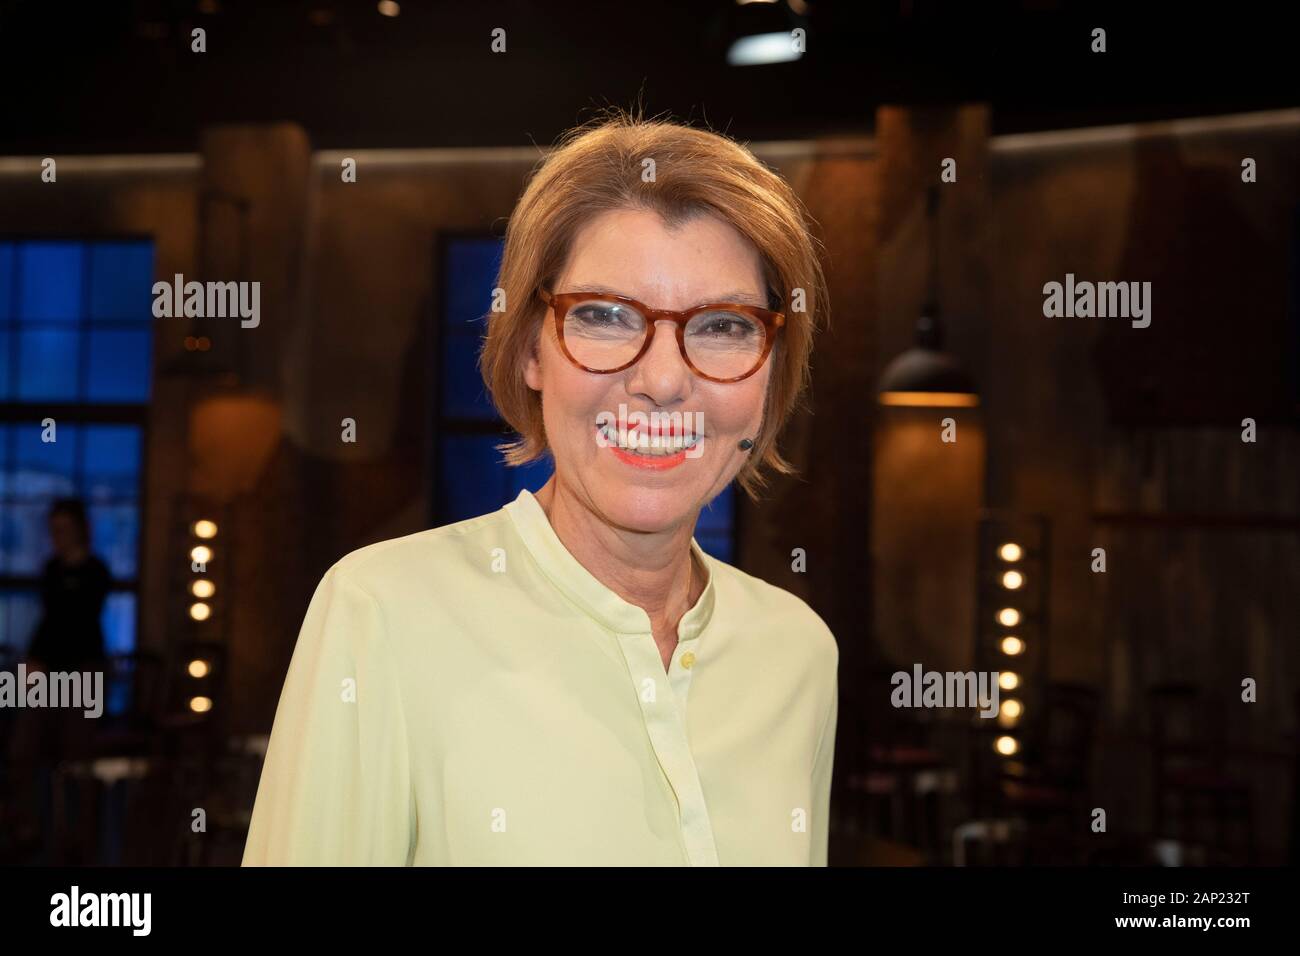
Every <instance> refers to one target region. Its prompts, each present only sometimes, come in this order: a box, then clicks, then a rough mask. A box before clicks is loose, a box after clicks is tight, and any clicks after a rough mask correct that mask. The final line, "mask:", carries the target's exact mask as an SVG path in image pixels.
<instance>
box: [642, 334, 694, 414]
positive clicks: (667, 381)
mask: <svg viewBox="0 0 1300 956" xmlns="http://www.w3.org/2000/svg"><path fill="white" fill-rule="evenodd" d="M630 371H631V372H632V378H631V379H630V381H629V383H628V384H629V385H630V386H631V387H632V390H633V391H636V392H643V393H645V394H646V395H648V396H649V397H651V398H653V399H654V400H655V401H656V402H658V403H660V404H667V403H669V402H672V401H673V400H675V399H677V398H680V397H682V396H683V395H684V394H685V393H686V392H687V391H689V389H690V381H691V378H692V376H693V374H694V373H692V372H691V369H690V366H689V365H687V364H686V362H685V360H684V359H683V358H682V352H681V348H680V347H678V345H677V326H676V323H674V322H671V321H669V320H667V319H660V320H659V321H658V322H656V323H655V334H654V339H653V340H652V341H651V342H650V348H648V349H646V353H645V355H643V356H641V361H639V362H637V363H636V364H635V365H633V366H632V368H631V369H630Z"/></svg>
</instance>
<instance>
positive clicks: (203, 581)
mask: <svg viewBox="0 0 1300 956" xmlns="http://www.w3.org/2000/svg"><path fill="white" fill-rule="evenodd" d="M190 593H191V594H193V595H194V596H195V597H196V598H203V599H204V600H206V599H208V598H210V597H212V595H214V594H215V593H217V586H216V585H215V584H213V583H212V582H211V581H209V580H208V579H207V578H196V579H195V580H194V581H193V582H191V583H190Z"/></svg>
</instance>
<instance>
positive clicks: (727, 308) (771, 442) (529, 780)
mask: <svg viewBox="0 0 1300 956" xmlns="http://www.w3.org/2000/svg"><path fill="white" fill-rule="evenodd" d="M646 160H653V161H654V162H653V164H650V165H649V166H647V163H646V162H645V161H646ZM647 168H653V170H654V174H653V175H652V176H650V177H649V178H646V177H645V176H644V175H643V171H644V170H646V169H647ZM497 284H498V286H499V287H500V288H501V289H503V290H504V291H505V300H506V302H507V303H508V307H507V310H506V311H505V312H504V313H494V314H493V315H492V316H491V317H490V322H489V325H488V334H487V339H486V341H485V343H484V347H483V352H482V357H481V367H482V371H483V375H484V379H485V381H486V383H487V385H488V387H489V389H490V391H491V394H492V396H493V399H494V401H495V402H496V404H497V406H498V408H499V409H500V411H501V414H502V416H503V417H504V418H505V419H506V420H507V421H508V422H509V423H510V424H511V425H512V426H514V428H515V429H516V430H517V431H518V433H519V436H520V437H519V440H518V441H517V442H514V443H513V444H511V445H508V446H504V447H503V451H504V452H505V455H506V459H507V461H508V462H510V463H511V464H514V465H521V464H525V463H527V462H529V461H532V460H535V459H536V458H538V457H540V456H542V455H544V454H545V455H549V456H550V457H551V458H552V459H553V460H554V463H555V469H554V473H553V475H552V476H551V479H550V480H549V481H548V482H547V483H546V485H545V486H543V487H542V488H541V489H540V490H539V491H538V492H537V494H536V495H533V494H531V493H530V492H528V491H523V492H522V493H521V494H520V495H519V497H518V498H517V499H516V500H514V501H513V502H510V503H509V504H507V505H506V506H505V507H504V508H502V509H500V510H499V511H496V512H493V513H491V514H486V515H482V516H480V517H477V518H472V519H470V520H467V521H462V522H459V523H457V524H452V525H447V526H445V527H441V528H435V529H432V530H429V531H424V532H421V533H419V534H415V535H410V536H408V537H405V538H400V539H396V540H393V541H385V542H381V543H379V544H375V545H371V546H369V547H366V548H362V549H361V550H359V551H355V552H353V553H351V554H349V555H346V556H345V557H344V558H342V559H341V560H340V561H338V562H337V563H336V564H335V565H334V566H333V567H332V568H330V570H329V572H328V573H327V574H326V575H325V578H324V579H323V580H322V581H321V583H320V585H319V587H318V588H317V590H316V594H315V596H314V597H313V599H312V602H311V605H310V607H309V608H308V611H307V617H306V620H305V621H304V623H303V628H302V633H301V635H300V637H299V640H298V645H297V647H296V649H295V651H294V656H293V660H292V662H291V665H290V668H289V674H288V677H287V679H286V681H285V687H284V692H283V694H282V696H281V699H280V704H279V709H278V711H277V713H276V719H275V727H274V729H273V732H272V737H271V742H270V746H269V748H268V751H267V757H266V765H265V768H264V771H263V775H262V780H261V784H260V787H259V790H258V795H257V802H256V805H255V808H254V812H253V819H252V823H251V827H250V831H249V837H248V843H247V846H246V848H245V854H244V862H245V863H246V864H256V863H284V864H295V863H388V864H402V863H412V864H446V865H483V864H501V865H532V864H539V865H544V864H552V865H553V864H578V865H682V864H686V865H706V866H707V865H714V866H716V865H720V864H721V865H802V866H807V865H825V863H826V861H827V841H828V837H829V812H830V806H829V800H830V782H831V769H832V765H833V759H834V748H835V737H836V734H835V729H836V717H837V713H838V699H839V698H838V690H837V670H838V660H839V653H838V648H837V646H836V643H835V639H834V637H833V636H832V634H831V633H830V631H829V629H828V628H827V627H826V624H825V623H824V622H823V621H822V619H821V618H820V617H819V616H818V615H817V614H816V612H814V611H813V610H812V609H811V608H810V607H809V606H808V605H807V604H805V603H804V602H803V601H802V600H800V599H799V598H797V597H795V596H794V595H792V594H790V593H788V592H786V591H784V590H782V589H780V588H777V587H774V586H772V585H770V584H767V583H765V582H763V581H761V580H759V579H757V578H754V577H752V576H750V575H748V574H745V573H744V572H743V571H741V570H739V569H737V568H734V567H732V566H730V565H728V564H725V563H723V562H721V561H719V560H716V559H714V558H712V557H710V556H709V555H707V554H706V553H705V552H704V551H703V550H702V549H701V548H700V546H699V544H698V542H696V541H695V539H694V529H695V526H696V522H697V520H698V518H699V515H700V511H701V509H702V508H704V507H705V506H706V505H707V504H708V503H709V502H710V501H712V500H713V499H714V498H715V497H716V496H717V495H718V494H719V493H720V492H721V491H723V490H724V489H725V488H727V487H728V486H729V485H730V484H731V483H732V482H733V481H738V482H739V483H740V484H741V486H742V487H743V488H745V490H746V491H748V492H749V494H750V495H751V496H752V497H755V498H756V497H757V492H758V491H759V489H760V488H761V486H762V484H763V482H764V480H765V479H764V477H763V475H762V473H761V472H762V469H764V468H769V469H771V470H773V471H776V472H779V473H789V472H790V471H792V469H791V467H790V465H789V464H788V463H787V462H786V461H785V460H784V459H783V458H782V457H781V455H780V453H779V452H778V451H777V448H776V438H777V434H778V433H779V431H780V428H781V426H782V424H783V423H784V422H785V420H786V419H787V418H788V416H789V414H790V412H791V410H792V409H793V408H794V407H795V403H796V402H797V400H798V398H799V396H800V393H801V391H802V389H803V387H804V385H805V383H806V379H807V375H808V354H809V350H810V348H811V342H812V335H813V331H814V327H815V325H816V320H817V318H818V316H819V313H820V311H821V310H823V309H824V308H825V307H824V304H823V303H824V301H825V294H824V281H823V278H822V270H821V266H820V263H819V261H818V258H817V255H816V251H815V246H814V242H813V240H812V238H811V236H810V234H809V230H808V225H807V222H806V217H805V215H804V213H803V211H802V207H801V206H800V204H799V202H798V200H797V199H796V197H795V195H794V193H793V192H792V191H791V189H790V187H789V186H788V184H786V183H785V182H784V181H783V180H782V179H781V178H780V177H779V176H778V175H776V174H775V173H774V172H772V171H771V170H769V169H767V168H766V167H764V166H763V165H762V164H761V163H759V162H758V161H757V160H756V159H755V158H754V156H753V155H752V154H751V153H750V152H749V151H748V150H746V149H744V148H743V147H741V146H739V145H738V144H736V143H734V142H732V141H731V140H728V139H726V138H725V137H722V136H719V135H717V134H714V133H711V132H707V131H701V130H696V129H691V128H689V127H685V126H681V125H677V124H673V123H667V122H645V121H642V120H639V119H635V118H632V117H627V116H622V115H619V116H615V117H613V118H612V119H609V120H605V121H600V122H597V123H595V124H592V125H591V126H589V127H585V128H581V129H579V130H575V131H574V132H573V133H572V134H570V135H569V136H568V137H567V138H566V140H565V142H564V143H563V144H562V145H561V147H560V148H559V149H557V150H555V151H554V152H553V153H552V154H551V155H550V156H549V157H548V158H547V159H546V160H545V161H544V162H543V163H542V164H541V166H540V168H539V169H538V170H537V172H536V174H535V175H534V177H533V179H532V181H531V182H530V183H529V185H528V187H527V188H526V190H525V192H524V194H523V196H522V197H521V199H520V201H519V204H518V207H517V209H516V211H515V214H514V216H512V218H511V220H510V226H509V229H508V231H507V236H506V245H505V251H504V257H503V260H502V264H501V270H500V275H499V277H498V283H497ZM796 305H797V306H799V308H795V307H794V306H796Z"/></svg>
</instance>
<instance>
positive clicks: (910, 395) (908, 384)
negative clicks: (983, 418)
mask: <svg viewBox="0 0 1300 956" xmlns="http://www.w3.org/2000/svg"><path fill="white" fill-rule="evenodd" d="M927 311H929V310H927ZM930 314H933V312H931V313H930ZM940 341H941V338H940V331H939V323H938V320H937V319H932V318H929V316H928V315H922V317H921V319H920V320H919V321H918V322H917V323H916V344H915V345H913V346H912V347H911V348H910V349H908V350H907V351H906V352H903V353H902V354H901V355H899V356H898V357H897V358H895V359H894V360H893V361H892V362H890V363H889V364H888V365H887V366H885V370H884V372H883V373H882V374H881V376H880V399H879V400H880V404H881V405H911V406H941V407H952V408H970V407H974V406H976V405H978V404H979V393H978V392H977V391H976V389H975V383H974V381H972V380H971V377H970V376H969V375H967V374H966V370H965V368H964V367H963V366H962V364H961V362H960V361H959V360H958V359H957V357H956V356H954V355H952V354H950V353H948V352H945V351H943V349H941V348H940V347H939V343H940Z"/></svg>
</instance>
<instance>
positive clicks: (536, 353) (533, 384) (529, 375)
mask: <svg viewBox="0 0 1300 956" xmlns="http://www.w3.org/2000/svg"><path fill="white" fill-rule="evenodd" d="M541 332H542V329H541V326H538V328H537V334H536V335H534V336H533V338H532V343H531V344H530V345H529V347H528V354H527V355H526V356H525V357H524V381H525V382H527V383H528V387H529V388H531V389H532V390H533V391H534V392H540V391H541V390H542V355H541V351H542V335H541Z"/></svg>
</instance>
